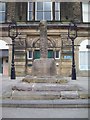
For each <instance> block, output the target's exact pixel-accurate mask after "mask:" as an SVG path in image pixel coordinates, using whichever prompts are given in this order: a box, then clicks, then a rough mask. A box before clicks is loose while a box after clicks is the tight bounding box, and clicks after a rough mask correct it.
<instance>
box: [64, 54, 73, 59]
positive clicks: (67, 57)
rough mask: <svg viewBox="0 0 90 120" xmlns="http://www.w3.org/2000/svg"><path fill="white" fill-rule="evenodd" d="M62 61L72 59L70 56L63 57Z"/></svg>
mask: <svg viewBox="0 0 90 120" xmlns="http://www.w3.org/2000/svg"><path fill="white" fill-rule="evenodd" d="M64 59H72V56H69V55H67V56H64Z"/></svg>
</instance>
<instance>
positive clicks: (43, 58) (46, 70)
mask: <svg viewBox="0 0 90 120" xmlns="http://www.w3.org/2000/svg"><path fill="white" fill-rule="evenodd" d="M39 29H40V59H36V60H34V62H33V65H32V76H42V77H44V76H55V75H56V64H55V60H54V59H53V58H47V57H48V40H47V22H46V21H40V24H39Z"/></svg>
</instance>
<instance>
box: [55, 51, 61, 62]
mask: <svg viewBox="0 0 90 120" xmlns="http://www.w3.org/2000/svg"><path fill="white" fill-rule="evenodd" d="M56 51H59V57H58V58H56ZM56 51H55V53H54V58H55V59H56V60H58V59H60V56H61V55H60V50H56Z"/></svg>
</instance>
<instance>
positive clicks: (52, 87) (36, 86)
mask: <svg viewBox="0 0 90 120" xmlns="http://www.w3.org/2000/svg"><path fill="white" fill-rule="evenodd" d="M12 90H18V91H32V90H33V91H58V92H60V91H84V89H83V88H82V87H80V86H78V85H74V84H55V83H53V84H52V83H48V84H47V83H30V84H28V83H19V84H17V85H14V86H13V87H12Z"/></svg>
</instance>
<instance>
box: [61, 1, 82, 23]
mask: <svg viewBox="0 0 90 120" xmlns="http://www.w3.org/2000/svg"><path fill="white" fill-rule="evenodd" d="M60 5H61V6H60V7H61V21H70V20H73V19H76V20H78V21H81V18H82V17H81V3H80V2H61V3H60Z"/></svg>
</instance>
